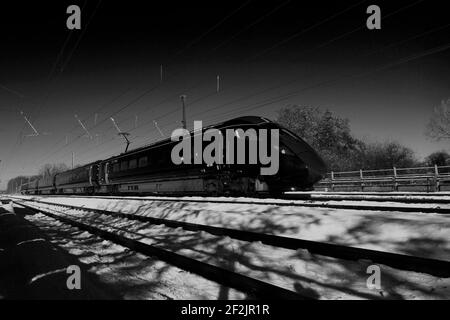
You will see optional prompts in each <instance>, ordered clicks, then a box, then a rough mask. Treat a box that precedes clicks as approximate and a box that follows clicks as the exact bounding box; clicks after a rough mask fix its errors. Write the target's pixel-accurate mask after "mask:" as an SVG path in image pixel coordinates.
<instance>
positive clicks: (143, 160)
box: [139, 157, 148, 168]
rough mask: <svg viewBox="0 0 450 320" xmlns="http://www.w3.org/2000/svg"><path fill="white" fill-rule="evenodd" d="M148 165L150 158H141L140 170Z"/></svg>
mask: <svg viewBox="0 0 450 320" xmlns="http://www.w3.org/2000/svg"><path fill="white" fill-rule="evenodd" d="M147 164H148V158H147V157H142V158H139V168H143V167H146V166H147Z"/></svg>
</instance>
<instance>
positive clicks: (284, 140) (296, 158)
mask: <svg viewBox="0 0 450 320" xmlns="http://www.w3.org/2000/svg"><path fill="white" fill-rule="evenodd" d="M212 128H213V129H217V130H218V131H219V132H220V133H223V134H225V131H229V130H236V131H237V130H239V129H241V130H242V129H246V130H248V129H253V130H254V132H256V133H257V136H256V137H257V138H259V135H258V133H259V132H261V129H266V130H272V129H277V132H278V135H279V142H278V148H279V150H277V151H279V160H278V161H279V168H278V170H277V172H276V174H273V175H262V174H261V168H262V167H263V164H262V163H261V161H257V162H256V163H252V164H249V163H240V164H227V163H223V164H217V165H211V164H207V163H205V162H202V163H200V164H184V163H182V164H178V165H177V164H174V162H173V161H172V158H171V154H172V150H173V148H174V147H175V145H176V144H177V142H176V141H173V139H171V138H168V139H164V140H161V141H158V142H156V143H153V144H150V145H147V146H144V147H140V148H138V149H134V150H131V151H128V152H125V153H122V154H119V155H116V156H113V157H110V158H108V159H105V160H99V161H95V162H93V163H89V164H86V165H84V166H81V167H78V168H75V169H72V170H68V171H65V172H61V173H58V174H55V175H53V176H49V177H42V178H40V179H38V180H35V181H31V182H30V183H28V184H25V185H23V186H22V187H21V193H22V194H27V195H60V194H63V195H64V194H66V195H75V194H83V195H202V196H208V195H214V196H220V195H224V196H227V195H231V196H233V195H244V196H258V195H281V194H282V193H284V192H286V191H303V190H305V191H306V190H312V189H313V185H314V184H315V183H316V182H318V181H319V180H321V179H322V178H323V177H324V175H325V173H326V169H327V167H326V164H325V162H324V161H323V159H322V158H321V157H320V155H319V154H318V153H317V152H316V151H315V150H314V149H313V148H312V147H311V146H310V145H309V144H308V143H307V142H305V141H304V140H303V139H302V138H300V137H299V136H297V135H296V134H295V133H293V132H292V131H290V130H289V129H287V128H285V127H283V126H281V125H279V124H277V123H275V122H273V121H271V120H269V119H266V118H263V117H259V116H244V117H239V118H234V119H231V120H228V121H224V122H222V123H219V124H215V125H212V126H208V127H205V128H203V129H202V130H203V132H205V131H206V130H209V129H212ZM189 134H190V135H191V136H192V137H194V135H195V134H196V132H195V131H194V130H192V131H189ZM236 139H239V137H236ZM243 139H245V137H243ZM245 147H246V148H247V151H248V148H249V145H248V143H247V144H245ZM202 148H205V146H204V144H203V145H202ZM192 152H194V151H192Z"/></svg>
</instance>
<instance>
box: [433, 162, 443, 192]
mask: <svg viewBox="0 0 450 320" xmlns="http://www.w3.org/2000/svg"><path fill="white" fill-rule="evenodd" d="M440 189H441V186H440V184H439V168H438V166H437V164H435V165H434V191H441V190H440Z"/></svg>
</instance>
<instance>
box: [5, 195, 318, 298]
mask: <svg viewBox="0 0 450 320" xmlns="http://www.w3.org/2000/svg"><path fill="white" fill-rule="evenodd" d="M13 202H14V203H17V204H19V205H21V206H23V207H25V208H27V209H29V210H33V211H35V212H40V213H42V214H44V215H46V216H48V217H51V218H53V219H55V220H59V221H61V222H63V223H65V224H68V225H71V226H73V227H76V228H78V229H80V230H83V231H87V232H89V233H91V234H94V235H96V236H99V237H101V238H103V239H105V240H109V241H111V242H114V243H116V244H118V245H121V246H123V247H127V248H129V249H131V250H133V251H136V252H139V253H141V254H144V255H147V256H154V257H157V258H158V259H160V260H162V261H165V262H167V263H169V264H171V265H173V266H175V267H178V268H180V269H183V270H185V271H188V272H192V273H195V274H197V275H200V276H202V277H204V278H206V279H208V280H211V281H214V282H216V283H219V284H221V285H224V286H227V287H231V288H234V289H236V290H239V291H241V292H245V293H248V294H249V295H250V296H251V297H257V298H262V299H268V298H271V299H274V298H275V299H288V300H311V299H313V298H312V297H309V296H305V295H302V294H300V293H297V292H294V291H291V290H287V289H284V288H281V287H279V286H276V285H272V284H270V283H267V282H264V281H261V280H258V279H254V278H251V277H248V276H245V275H242V274H239V273H236V272H233V271H230V270H228V269H224V268H221V267H217V266H215V265H212V264H208V263H205V262H202V261H199V260H196V259H193V258H190V257H187V256H184V255H182V254H178V253H174V252H172V251H170V250H166V249H163V248H160V247H158V246H154V245H149V244H146V243H143V242H141V241H138V240H135V239H132V238H129V237H125V236H122V235H119V234H117V233H115V232H111V231H106V230H104V229H102V228H99V227H95V226H92V225H89V224H86V223H83V222H80V221H77V220H76V219H72V218H69V215H65V214H61V212H60V213H59V214H55V213H52V212H50V210H49V209H43V208H40V207H35V206H32V205H29V204H26V203H24V202H21V201H17V200H13ZM79 210H81V208H79ZM106 227H108V228H111V226H106Z"/></svg>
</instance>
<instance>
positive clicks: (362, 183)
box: [359, 169, 364, 192]
mask: <svg viewBox="0 0 450 320" xmlns="http://www.w3.org/2000/svg"><path fill="white" fill-rule="evenodd" d="M359 178H360V180H361V192H363V191H364V182H363V179H364V178H363V171H362V169H359Z"/></svg>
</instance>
